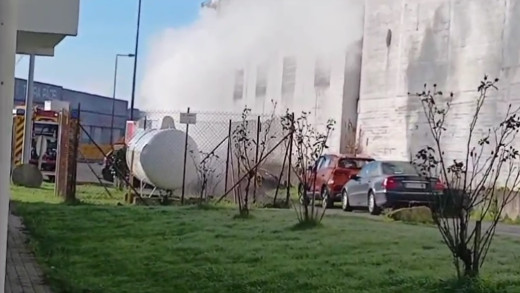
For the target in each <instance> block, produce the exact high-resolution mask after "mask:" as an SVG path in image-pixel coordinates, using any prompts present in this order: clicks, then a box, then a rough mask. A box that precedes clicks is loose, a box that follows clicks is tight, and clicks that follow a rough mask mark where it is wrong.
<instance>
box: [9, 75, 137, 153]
mask: <svg viewBox="0 0 520 293" xmlns="http://www.w3.org/2000/svg"><path fill="white" fill-rule="evenodd" d="M26 88H27V81H26V80H24V79H19V78H17V79H16V80H15V91H14V104H15V105H23V104H24V103H25V95H26ZM47 100H59V101H67V102H69V103H70V105H71V107H72V109H77V108H78V105H80V104H81V121H82V123H83V127H85V129H86V130H87V131H89V132H90V135H91V136H92V137H93V138H94V140H95V141H96V143H98V144H108V143H110V126H111V119H112V98H111V97H105V96H100V95H95V94H90V93H84V92H80V91H75V90H71V89H67V88H63V87H62V86H58V85H53V84H47V83H41V82H35V83H34V104H35V105H39V106H43V104H44V102H45V101H47ZM114 109H115V111H114V114H115V115H114V140H117V139H119V138H120V137H122V136H123V135H124V130H125V125H126V120H127V119H128V117H129V110H128V102H127V101H126V100H119V99H116V100H115V108H114ZM135 117H137V118H138V116H135ZM81 140H82V141H81V142H85V143H86V142H89V140H88V137H87V135H86V134H85V133H82V137H81Z"/></svg>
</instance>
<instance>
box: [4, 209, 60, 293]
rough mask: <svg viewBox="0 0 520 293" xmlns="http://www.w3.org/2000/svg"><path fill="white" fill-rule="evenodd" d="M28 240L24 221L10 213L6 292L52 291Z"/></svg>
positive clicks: (35, 292) (45, 292) (33, 292)
mask: <svg viewBox="0 0 520 293" xmlns="http://www.w3.org/2000/svg"><path fill="white" fill-rule="evenodd" d="M26 242H27V237H26V235H25V233H24V226H23V224H22V221H21V220H20V218H19V217H17V216H15V215H12V214H11V215H9V235H8V239H7V273H6V280H5V281H6V284H5V293H51V292H52V291H51V290H50V288H49V287H48V286H46V285H45V284H44V282H43V274H42V272H41V270H40V269H39V267H38V264H37V263H36V260H35V258H34V256H33V255H32V253H31V252H30V251H29V250H28V248H27V245H26Z"/></svg>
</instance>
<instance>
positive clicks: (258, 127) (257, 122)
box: [253, 115, 262, 204]
mask: <svg viewBox="0 0 520 293" xmlns="http://www.w3.org/2000/svg"><path fill="white" fill-rule="evenodd" d="M261 131H262V125H261V124H260V115H258V118H257V120H256V150H255V152H256V153H255V165H258V152H259V150H260V132H261ZM257 183H258V166H257V167H256V168H255V178H254V184H255V185H254V186H253V204H255V203H256V185H257Z"/></svg>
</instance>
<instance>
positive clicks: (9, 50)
mask: <svg viewBox="0 0 520 293" xmlns="http://www.w3.org/2000/svg"><path fill="white" fill-rule="evenodd" d="M17 3H18V2H17V1H16V0H0V119H1V120H0V292H4V287H5V267H6V255H7V221H8V219H9V197H10V191H9V185H10V178H9V177H10V176H9V175H10V168H11V135H12V134H11V132H12V124H13V123H12V121H13V120H12V115H13V113H12V111H13V97H14V64H15V58H16V15H17V7H16V6H17Z"/></svg>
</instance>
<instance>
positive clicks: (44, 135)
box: [12, 106, 60, 181]
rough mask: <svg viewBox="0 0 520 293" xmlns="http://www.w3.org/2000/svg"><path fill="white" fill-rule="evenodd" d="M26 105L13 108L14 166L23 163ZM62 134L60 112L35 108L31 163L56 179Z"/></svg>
mask: <svg viewBox="0 0 520 293" xmlns="http://www.w3.org/2000/svg"><path fill="white" fill-rule="evenodd" d="M24 129H25V106H18V107H16V108H15V109H14V110H13V139H12V141H13V145H12V166H13V167H14V166H17V165H19V164H21V163H22V155H23V138H24ZM59 135H60V127H59V112H56V111H46V110H43V109H41V108H38V107H36V108H34V113H33V123H32V144H31V158H30V161H29V162H30V164H33V165H36V166H38V168H39V169H40V170H41V171H42V174H43V176H44V177H47V179H49V180H50V181H54V179H55V177H56V156H57V152H58V140H59Z"/></svg>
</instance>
